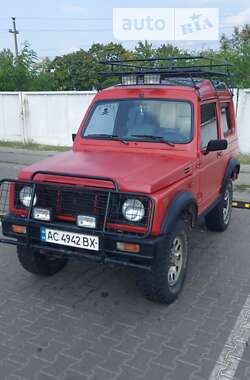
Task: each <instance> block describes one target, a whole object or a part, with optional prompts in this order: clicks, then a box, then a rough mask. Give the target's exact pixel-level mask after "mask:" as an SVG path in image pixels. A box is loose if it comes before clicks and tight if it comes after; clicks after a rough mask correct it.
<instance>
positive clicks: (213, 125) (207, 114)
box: [201, 103, 218, 149]
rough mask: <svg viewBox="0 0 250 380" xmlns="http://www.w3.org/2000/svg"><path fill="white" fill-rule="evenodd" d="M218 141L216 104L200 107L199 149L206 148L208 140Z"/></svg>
mask: <svg viewBox="0 0 250 380" xmlns="http://www.w3.org/2000/svg"><path fill="white" fill-rule="evenodd" d="M217 139H218V127H217V115H216V103H208V104H202V105H201V148H202V149H204V148H206V146H207V144H208V143H209V141H210V140H217Z"/></svg>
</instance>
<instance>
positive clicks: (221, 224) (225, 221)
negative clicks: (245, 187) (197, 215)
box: [205, 180, 233, 232]
mask: <svg viewBox="0 0 250 380" xmlns="http://www.w3.org/2000/svg"><path fill="white" fill-rule="evenodd" d="M232 200H233V184H232V181H231V180H229V181H228V182H227V184H226V186H225V190H224V192H223V195H222V200H221V201H220V202H219V203H218V204H217V206H216V207H215V208H214V209H213V210H212V211H210V213H209V214H207V215H206V217H205V223H206V226H207V228H208V229H209V230H211V231H217V232H223V231H225V230H226V229H227V227H228V226H229V224H230V220H231V214H232Z"/></svg>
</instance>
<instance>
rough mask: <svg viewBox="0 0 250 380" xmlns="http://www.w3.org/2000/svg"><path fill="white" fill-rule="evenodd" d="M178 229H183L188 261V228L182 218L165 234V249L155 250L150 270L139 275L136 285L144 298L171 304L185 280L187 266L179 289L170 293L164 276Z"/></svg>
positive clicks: (165, 275)
mask: <svg viewBox="0 0 250 380" xmlns="http://www.w3.org/2000/svg"><path fill="white" fill-rule="evenodd" d="M180 230H183V231H185V239H186V242H185V243H186V247H187V261H188V228H187V226H186V224H185V222H184V221H183V220H182V219H178V221H177V222H176V224H175V225H174V227H173V228H172V231H171V232H170V233H169V234H168V235H167V236H166V238H165V241H164V244H165V249H164V250H162V252H157V254H156V259H155V263H154V264H153V266H152V269H153V270H152V272H148V273H147V272H146V273H142V274H141V276H140V277H139V281H138V285H139V288H140V290H141V291H142V292H143V294H144V296H145V298H147V299H148V300H150V301H153V302H158V303H162V304H171V303H172V302H174V301H175V300H176V298H178V295H179V294H180V292H181V290H182V287H183V285H184V282H185V277H186V272H187V266H188V262H187V266H186V270H185V273H184V276H183V278H182V280H181V283H180V286H179V290H178V292H177V293H172V292H170V291H169V289H168V287H166V277H167V270H168V255H169V252H170V250H171V248H172V242H173V239H174V237H175V236H176V233H177V232H179V231H180Z"/></svg>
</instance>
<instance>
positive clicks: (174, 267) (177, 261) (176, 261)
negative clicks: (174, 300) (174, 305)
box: [168, 236, 184, 287]
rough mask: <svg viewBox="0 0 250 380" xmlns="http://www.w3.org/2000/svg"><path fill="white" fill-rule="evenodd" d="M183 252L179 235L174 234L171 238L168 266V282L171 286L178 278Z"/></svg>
mask: <svg viewBox="0 0 250 380" xmlns="http://www.w3.org/2000/svg"><path fill="white" fill-rule="evenodd" d="M183 252H184V244H183V241H182V239H181V237H180V236H176V237H175V238H174V240H173V244H172V248H171V253H170V265H169V268H168V284H169V286H171V287H172V286H175V285H176V284H177V282H178V280H179V278H180V274H181V271H182V267H183Z"/></svg>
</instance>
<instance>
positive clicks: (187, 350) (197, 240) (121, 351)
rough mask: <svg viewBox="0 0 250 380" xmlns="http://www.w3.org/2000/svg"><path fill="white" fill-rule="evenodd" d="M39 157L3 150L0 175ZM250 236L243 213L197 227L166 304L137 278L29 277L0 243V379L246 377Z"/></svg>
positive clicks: (113, 272) (95, 273)
mask: <svg viewBox="0 0 250 380" xmlns="http://www.w3.org/2000/svg"><path fill="white" fill-rule="evenodd" d="M40 156H42V157H43V156H44V155H43V154H41V155H39V158H40ZM37 157H38V155H36V154H29V153H26V154H23V153H21V154H20V153H16V152H14V153H10V152H9V153H8V150H7V151H4V152H3V151H1V152H0V177H6V176H7V177H11V176H15V175H16V173H17V171H18V170H19V168H21V166H22V165H23V164H27V163H29V162H32V161H35V160H36V159H37ZM249 178H250V175H249V176H248V174H247V173H246V180H249ZM244 181H245V179H244ZM249 236H250V212H249V211H245V210H236V209H235V210H233V215H232V222H231V225H230V227H229V229H228V230H227V231H226V232H225V233H222V234H221V233H212V232H208V231H205V230H204V228H203V227H200V228H199V229H196V230H195V231H194V232H193V233H192V235H191V241H190V251H191V257H190V263H189V271H188V278H187V283H186V286H185V288H184V290H183V292H182V294H181V296H180V297H179V299H178V301H177V302H175V303H174V304H173V305H171V306H168V307H167V306H162V305H157V304H154V303H151V302H149V301H147V300H145V299H144V298H143V297H142V296H141V294H140V293H139V291H138V289H137V287H136V273H135V272H131V271H129V270H125V269H112V268H106V267H101V266H97V265H95V264H89V263H86V264H85V263H80V264H79V263H78V262H72V263H70V264H69V265H68V266H67V267H66V268H65V269H64V270H63V271H62V272H60V273H58V274H57V275H55V276H54V277H51V278H37V277H35V276H33V275H31V274H29V273H27V272H25V271H24V270H23V269H22V268H21V266H20V265H19V263H18V261H17V259H16V254H15V249H14V247H8V246H4V245H0V380H5V379H8V380H14V379H15V380H17V379H25V380H28V379H32V380H33V379H36V380H53V379H54V380H55V379H64V380H66V379H67V380H78V379H81V380H85V379H88V380H97V379H102V380H108V379H116V380H118V379H119V380H121V379H124V380H130V379H131V380H136V379H148V380H161V379H165V380H189V379H191V380H215V379H221V380H226V379H227V380H228V379H230V378H231V379H232V378H234V379H235V380H245V379H246V380H249V379H250V341H249V344H248V338H249V335H250V303H249V294H250V276H249V268H250V238H249ZM217 375H218V376H217Z"/></svg>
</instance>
